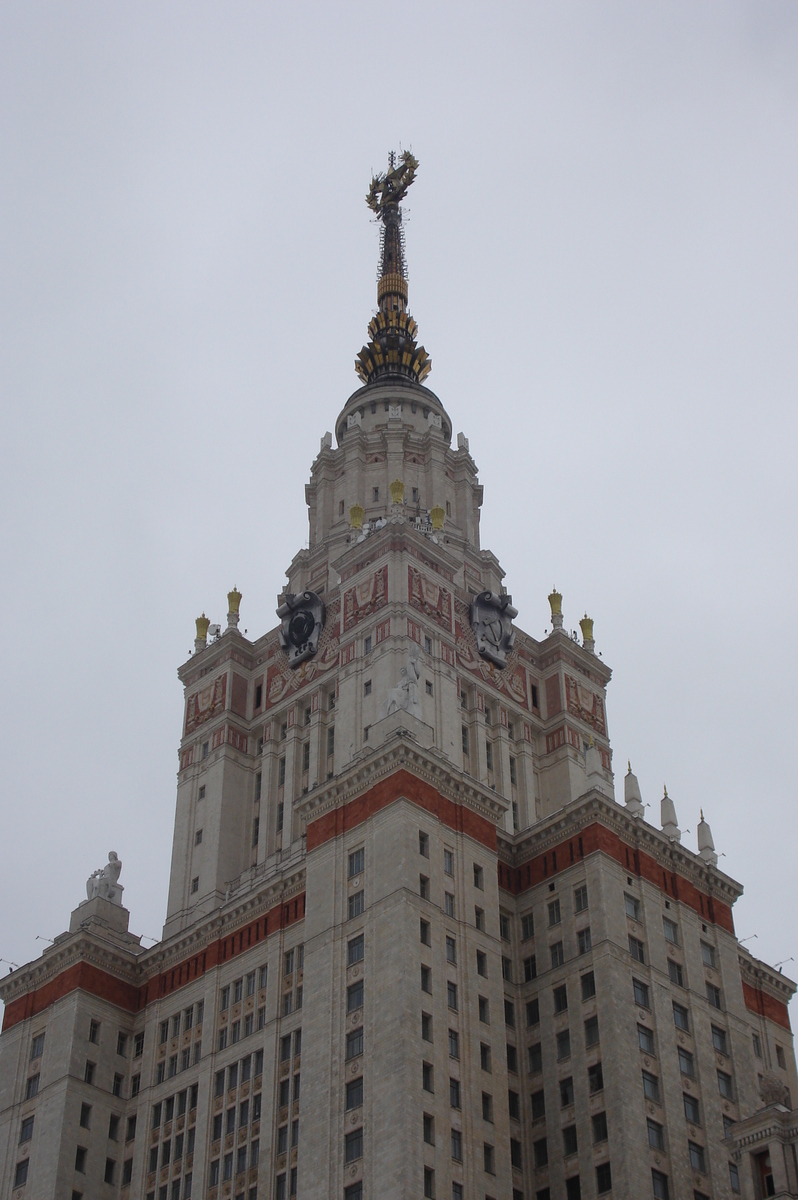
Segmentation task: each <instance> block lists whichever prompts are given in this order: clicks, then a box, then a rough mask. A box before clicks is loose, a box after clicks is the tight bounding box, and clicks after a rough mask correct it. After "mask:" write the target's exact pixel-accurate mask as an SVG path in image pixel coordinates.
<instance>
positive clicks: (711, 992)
mask: <svg viewBox="0 0 798 1200" xmlns="http://www.w3.org/2000/svg"><path fill="white" fill-rule="evenodd" d="M706 988H707V1000H708V1001H709V1003H710V1004H711V1005H712V1007H713V1008H720V1007H721V1004H720V988H719V987H715V985H714V983H708V984H707V985H706Z"/></svg>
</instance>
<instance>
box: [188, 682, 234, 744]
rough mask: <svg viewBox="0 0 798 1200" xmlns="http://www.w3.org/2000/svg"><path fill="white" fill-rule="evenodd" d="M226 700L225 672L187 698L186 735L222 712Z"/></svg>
mask: <svg viewBox="0 0 798 1200" xmlns="http://www.w3.org/2000/svg"><path fill="white" fill-rule="evenodd" d="M226 698H227V672H226V671H225V673H224V674H223V675H217V676H216V678H215V679H214V680H213V682H212V683H209V684H206V686H205V687H204V688H200V689H199V691H198V692H194V693H193V694H192V695H191V696H189V698H188V701H187V702H186V733H191V731H192V729H196V728H197V726H198V725H203V724H204V723H205V722H206V721H210V719H211V717H215V716H216V714H217V713H219V712H223V711H224V705H225V700H226Z"/></svg>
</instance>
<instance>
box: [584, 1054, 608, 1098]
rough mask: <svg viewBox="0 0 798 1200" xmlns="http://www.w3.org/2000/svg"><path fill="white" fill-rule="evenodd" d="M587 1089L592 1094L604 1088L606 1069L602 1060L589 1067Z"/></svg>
mask: <svg viewBox="0 0 798 1200" xmlns="http://www.w3.org/2000/svg"><path fill="white" fill-rule="evenodd" d="M587 1090H588V1091H589V1092H590V1095H591V1096H593V1095H595V1093H596V1092H602V1091H603V1090H604V1071H603V1069H602V1066H601V1063H600V1062H598V1063H594V1064H593V1066H592V1067H588V1069H587Z"/></svg>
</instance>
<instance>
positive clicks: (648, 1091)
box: [643, 1071, 659, 1104]
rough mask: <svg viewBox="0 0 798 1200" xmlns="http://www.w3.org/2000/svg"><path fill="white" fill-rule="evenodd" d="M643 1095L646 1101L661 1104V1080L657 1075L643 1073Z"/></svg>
mask: <svg viewBox="0 0 798 1200" xmlns="http://www.w3.org/2000/svg"><path fill="white" fill-rule="evenodd" d="M643 1093H644V1095H645V1097H646V1100H653V1101H654V1103H655V1104H659V1080H658V1079H657V1077H656V1075H649V1073H648V1071H644V1072H643Z"/></svg>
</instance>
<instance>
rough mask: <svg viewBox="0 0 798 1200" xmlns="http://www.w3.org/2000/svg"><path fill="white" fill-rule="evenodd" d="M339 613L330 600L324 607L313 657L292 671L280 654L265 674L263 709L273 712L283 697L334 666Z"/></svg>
mask: <svg viewBox="0 0 798 1200" xmlns="http://www.w3.org/2000/svg"><path fill="white" fill-rule="evenodd" d="M340 611H341V602H340V600H333V601H331V602H330V603H329V604H328V605H327V615H326V618H325V622H324V629H323V630H322V631H321V636H320V638H319V649H318V651H317V653H316V655H315V657H313V658H308V659H306V660H305V661H304V662H303V663H301V664H300V666H298V667H296V668H295V669H294V670H292V669H291V667H289V665H288V659H287V658H286V656H285V654H283V653H282V652H281V653H280V654H279V655H278V656H277V658H276V659H275V660H274V661H273V662H272V663H271V664H270V665H269V669H268V670H267V672H266V699H265V700H264V703H263V707H264V709H268V708H273V707H274V705H275V704H279V703H280V702H281V701H282V700H285V699H286V697H287V696H290V695H292V694H293V693H294V692H297V691H299V689H300V688H301V687H303V686H304V685H305V684H306V683H310V681H311V680H313V679H316V678H318V676H320V675H324V674H325V672H327V671H329V670H330V669H331V668H332V667H335V666H337V664H338V651H339V648H340V641H341V638H340V631H341V624H340Z"/></svg>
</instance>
